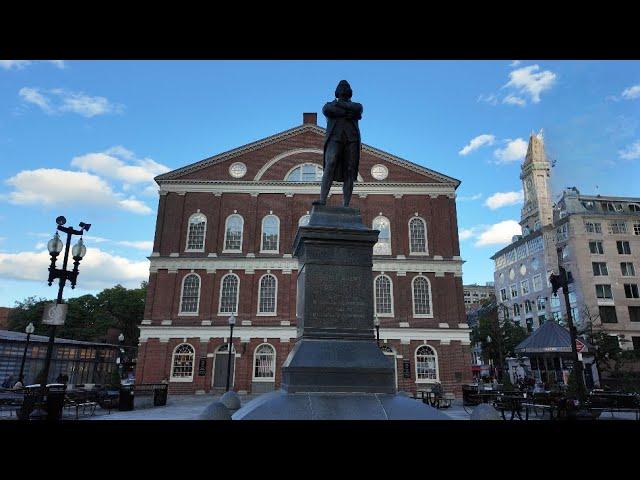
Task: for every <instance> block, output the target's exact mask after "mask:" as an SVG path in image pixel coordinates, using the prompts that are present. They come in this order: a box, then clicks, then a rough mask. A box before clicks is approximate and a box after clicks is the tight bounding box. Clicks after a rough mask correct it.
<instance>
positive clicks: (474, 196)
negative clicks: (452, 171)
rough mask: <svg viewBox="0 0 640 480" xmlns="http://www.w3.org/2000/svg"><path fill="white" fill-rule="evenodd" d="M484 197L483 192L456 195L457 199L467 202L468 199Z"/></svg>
mask: <svg viewBox="0 0 640 480" xmlns="http://www.w3.org/2000/svg"><path fill="white" fill-rule="evenodd" d="M481 198H482V194H481V193H476V194H475V195H469V196H463V195H461V196H459V197H456V200H458V201H460V202H465V201H467V200H471V201H473V200H480V199H481Z"/></svg>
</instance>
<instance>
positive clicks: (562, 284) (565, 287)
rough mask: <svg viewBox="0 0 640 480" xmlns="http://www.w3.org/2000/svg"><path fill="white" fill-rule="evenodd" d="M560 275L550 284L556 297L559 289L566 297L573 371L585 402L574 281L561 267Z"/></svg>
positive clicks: (553, 274) (554, 276)
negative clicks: (571, 290) (571, 287)
mask: <svg viewBox="0 0 640 480" xmlns="http://www.w3.org/2000/svg"><path fill="white" fill-rule="evenodd" d="M560 252H561V250H560V251H559V253H558V257H560ZM559 269H560V273H559V274H558V275H556V274H555V273H552V274H551V275H550V276H549V283H551V289H552V291H553V294H554V295H557V292H558V289H560V288H562V293H563V297H564V306H565V309H566V311H567V325H568V326H569V334H570V336H571V353H572V357H573V369H574V372H575V376H576V381H577V382H578V385H579V392H578V396H579V397H580V398H579V399H580V400H584V395H585V393H586V387H585V384H584V373H583V372H582V362H581V361H580V360H579V359H578V345H577V342H576V338H577V333H576V327H575V325H574V324H573V315H572V313H571V302H570V300H569V284H570V283H572V282H573V280H570V279H569V276H568V275H567V271H566V270H565V269H564V267H559Z"/></svg>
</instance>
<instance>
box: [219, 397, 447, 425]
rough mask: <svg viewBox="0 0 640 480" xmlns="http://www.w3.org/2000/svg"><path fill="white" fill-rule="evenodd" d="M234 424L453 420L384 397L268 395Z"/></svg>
mask: <svg viewBox="0 0 640 480" xmlns="http://www.w3.org/2000/svg"><path fill="white" fill-rule="evenodd" d="M232 419H233V420H450V418H449V417H448V416H446V415H445V414H444V413H442V412H440V411H438V410H437V409H436V408H434V407H431V406H429V405H425V404H424V403H422V402H421V401H418V400H413V399H411V398H407V397H405V396H404V395H394V394H385V393H286V392H285V391H283V390H277V391H275V392H271V393H267V394H264V395H261V396H259V397H258V398H256V399H254V400H252V401H251V402H249V403H247V404H246V405H245V406H244V407H242V408H241V409H240V410H238V411H237V412H235V413H234V414H233V416H232Z"/></svg>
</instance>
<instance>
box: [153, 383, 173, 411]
mask: <svg viewBox="0 0 640 480" xmlns="http://www.w3.org/2000/svg"><path fill="white" fill-rule="evenodd" d="M168 390H169V388H168V385H160V386H156V387H155V388H154V389H153V406H154V407H164V406H165V405H166V404H167V391H168Z"/></svg>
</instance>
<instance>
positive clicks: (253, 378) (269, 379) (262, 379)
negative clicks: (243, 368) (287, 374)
mask: <svg viewBox="0 0 640 480" xmlns="http://www.w3.org/2000/svg"><path fill="white" fill-rule="evenodd" d="M263 345H269V347H271V350H272V351H273V377H258V378H256V352H257V351H258V349H259V348H260V347H261V346H263ZM276 356H277V351H276V349H275V347H274V346H273V345H271V344H270V343H269V342H263V343H261V344H260V345H258V346H257V347H256V348H254V349H253V360H252V362H251V381H253V382H265V383H274V382H275V381H276V368H277V367H278V364H277V363H276Z"/></svg>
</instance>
